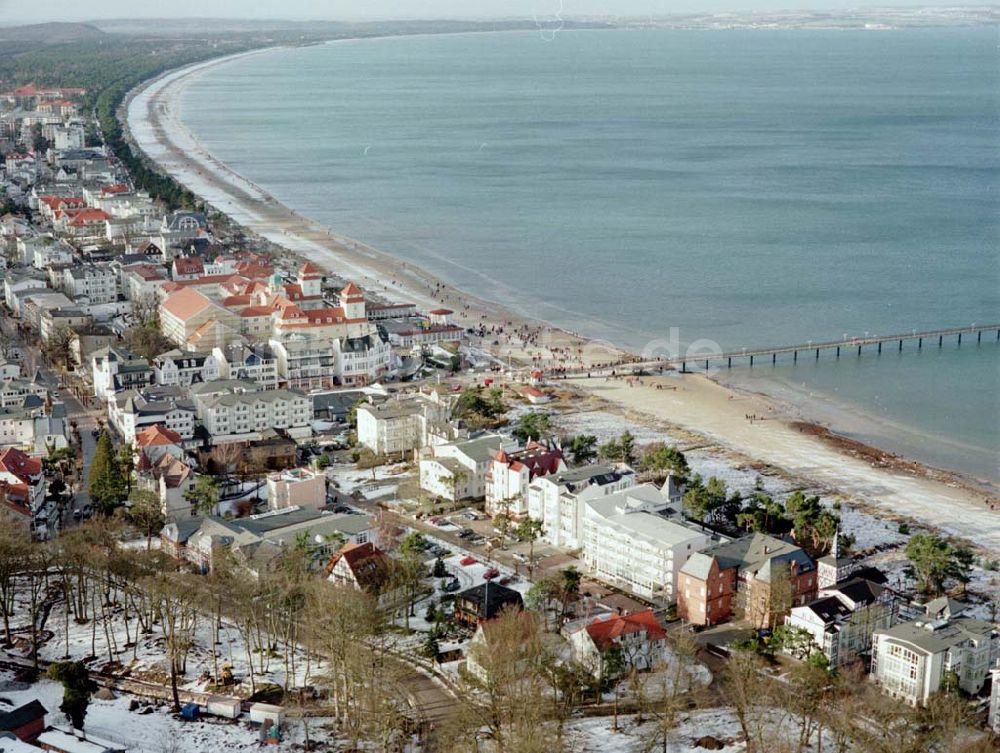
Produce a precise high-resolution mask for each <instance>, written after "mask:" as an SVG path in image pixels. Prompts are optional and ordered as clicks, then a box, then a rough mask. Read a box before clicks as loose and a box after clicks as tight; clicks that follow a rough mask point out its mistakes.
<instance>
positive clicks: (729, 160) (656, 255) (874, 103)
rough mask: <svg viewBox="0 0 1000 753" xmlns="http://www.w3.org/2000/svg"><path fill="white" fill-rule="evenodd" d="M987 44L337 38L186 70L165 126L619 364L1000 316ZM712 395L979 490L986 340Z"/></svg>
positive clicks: (899, 37)
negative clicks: (782, 402) (789, 404)
mask: <svg viewBox="0 0 1000 753" xmlns="http://www.w3.org/2000/svg"><path fill="white" fill-rule="evenodd" d="M997 41H998V36H997V31H996V29H988V28H970V29H941V30H912V31H894V32H863V31H717V32H707V31H656V32H627V31H589V32H582V31H581V32H562V33H559V34H557V35H556V36H555V38H554V39H552V40H551V41H549V37H547V36H546V37H542V36H540V35H536V34H530V33H524V34H478V35H475V34H473V35H457V36H437V37H434V36H428V37H409V38H392V39H377V40H364V41H356V42H354V41H352V42H346V43H338V44H331V45H325V46H319V47H309V48H301V49H289V50H279V51H275V52H273V53H269V54H267V55H260V56H255V57H248V58H246V59H243V60H240V61H238V62H235V63H232V64H229V65H224V66H220V67H218V68H216V69H213V70H210V71H209V72H208V73H206V74H205V75H204V76H203V77H201V78H200V79H198V80H197V81H196V82H195V83H194V84H193V85H192V86H191V87H190V89H189V90H188V92H187V94H186V95H185V98H184V102H183V117H184V120H185V122H186V123H188V124H189V125H190V126H191V128H192V130H193V131H194V132H195V133H196V134H197V135H198V137H199V138H200V140H201V141H202V142H203V143H204V144H205V145H206V146H207V147H208V148H209V149H210V150H211V151H212V152H213V153H215V154H216V155H217V156H218V157H219V158H220V159H222V160H223V161H225V162H226V163H227V164H229V165H230V166H231V167H232V168H233V169H235V170H237V171H238V172H240V173H242V174H244V175H246V176H247V177H249V178H251V179H253V180H254V181H256V182H257V183H259V184H260V185H262V186H263V187H264V188H265V189H267V190H269V191H270V192H271V193H272V194H274V195H275V196H276V197H277V198H278V199H280V200H281V201H283V202H285V203H286V204H288V205H289V206H291V207H293V208H295V209H296V210H297V211H299V212H301V213H303V214H306V215H308V216H311V217H313V218H315V219H317V220H319V221H322V222H324V223H327V224H329V225H330V226H332V227H335V228H336V229H337V230H338V231H339V232H341V233H343V234H346V235H351V236H354V237H357V238H361V239H363V240H365V241H366V242H368V243H371V244H372V245H374V246H376V247H379V248H381V249H382V250H384V251H387V252H390V253H394V254H396V255H398V256H401V257H406V258H409V259H412V260H415V261H417V262H418V263H421V264H423V265H424V266H426V267H427V268H428V269H430V270H431V271H433V272H435V273H437V274H439V275H441V276H442V277H444V278H445V279H447V280H449V281H450V282H452V283H454V284H455V285H457V286H458V287H460V288H463V289H467V290H469V291H470V292H473V293H476V294H479V295H483V296H485V297H490V298H494V299H498V300H502V301H503V302H505V303H508V304H510V305H512V306H513V307H515V308H519V309H521V310H522V311H524V312H525V313H528V314H532V315H535V316H539V317H542V318H545V319H547V320H549V321H551V322H553V323H555V324H558V325H561V326H565V327H567V328H569V329H572V330H576V331H581V332H584V333H586V334H589V335H591V336H594V337H602V338H608V339H611V340H614V341H616V342H620V343H623V344H626V345H629V346H632V347H634V348H642V347H643V346H644V345H645V344H646V343H647V342H649V341H650V340H652V339H655V338H660V337H667V334H668V332H669V328H670V327H679V328H680V338H681V340H682V341H683V342H691V341H693V340H695V339H698V338H709V339H712V340H715V341H717V342H718V343H720V344H721V346H722V347H724V348H740V347H743V346H752V345H765V344H779V343H787V342H800V341H806V340H810V339H812V340H827V339H837V338H840V337H842V336H843V335H844V334H849V335H859V336H860V335H864V333H865V332H869V333H872V334H886V333H889V332H908V331H910V330H911V329H932V328H938V327H945V326H965V325H969V324H971V323H973V322H978V323H983V322H987V321H989V322H993V321H998V320H1000V255H998V238H1000V233H998V231H1000V202H998V197H997V185H998V184H997V173H998V161H1000V149H998V148H1000V138H998V133H1000V131H998V111H1000V107H998V104H1000V95H998V92H1000V75H998V71H1000V68H998V66H997ZM734 374H735V376H734V379H735V380H736V381H738V382H740V383H742V384H745V385H749V386H750V387H752V388H755V389H761V390H765V391H772V392H776V393H780V394H781V396H783V397H786V398H790V399H792V400H793V401H797V402H798V403H799V404H800V405H805V406H807V407H806V408H805V410H806V411H807V412H812V410H811V409H810V407H809V406H812V408H813V409H815V410H816V411H819V412H821V413H824V414H826V415H824V416H823V418H824V419H829V420H830V421H831V423H832V424H833V427H834V428H836V429H840V430H842V431H845V432H846V433H848V434H850V435H852V436H856V437H858V438H861V439H864V440H868V441H873V442H876V443H877V444H879V445H881V446H885V447H886V448H887V449H892V450H896V451H900V452H903V453H905V454H907V455H909V456H912V457H914V458H916V459H918V460H922V461H924V462H928V463H932V464H935V465H939V466H943V467H947V468H951V469H954V470H958V471H961V472H964V473H968V474H971V475H974V476H977V477H979V478H981V479H984V478H985V479H990V480H992V481H994V482H996V481H997V480H1000V462H998V457H1000V441H998V434H1000V431H998V427H1000V347H998V346H997V344H996V340H995V336H994V337H991V338H986V339H984V342H983V344H982V345H979V346H976V344H975V343H974V342H972V343H970V342H968V341H966V342H963V345H962V348H961V350H959V349H957V348H956V347H955V344H954V341H951V342H949V343H947V344H946V345H945V347H944V348H943V349H942V350H941V351H938V350H937V348H936V343H934V347H933V348H927V347H925V349H924V350H923V351H921V352H920V353H917V352H915V350H914V349H912V348H911V347H910V346H907V349H906V351H904V353H903V354H902V355H898V354H897V353H895V352H894V351H893V352H891V353H886V354H884V355H883V356H882V357H881V359H876V358H874V357H863V358H862V359H860V360H859V359H857V358H853V359H848V358H842V359H841V361H840V362H837V363H834V362H833V361H832V359H830V358H828V357H826V356H824V357H823V358H822V359H821V361H820V362H819V364H818V365H817V364H816V363H814V362H812V361H810V360H808V359H806V360H804V361H800V363H799V364H798V365H797V366H795V367H792V366H791V365H784V366H779V367H778V368H777V369H771V368H770V366H768V367H766V368H755V369H754V370H753V372H750V371H749V370H740V371H739V372H738V373H737V372H734Z"/></svg>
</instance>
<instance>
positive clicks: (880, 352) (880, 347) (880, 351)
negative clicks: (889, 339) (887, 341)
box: [878, 343, 882, 355]
mask: <svg viewBox="0 0 1000 753" xmlns="http://www.w3.org/2000/svg"><path fill="white" fill-rule="evenodd" d="M878 354H879V355H882V343H879V344H878Z"/></svg>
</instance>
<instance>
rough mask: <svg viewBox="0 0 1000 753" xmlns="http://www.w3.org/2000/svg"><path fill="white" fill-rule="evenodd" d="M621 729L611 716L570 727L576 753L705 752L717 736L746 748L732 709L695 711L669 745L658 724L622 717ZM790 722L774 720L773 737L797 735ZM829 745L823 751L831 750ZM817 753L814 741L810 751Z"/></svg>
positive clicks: (727, 745) (733, 748)
mask: <svg viewBox="0 0 1000 753" xmlns="http://www.w3.org/2000/svg"><path fill="white" fill-rule="evenodd" d="M618 724H619V729H618V731H615V730H613V729H612V718H611V717H594V718H590V719H578V720H574V721H572V722H571V723H570V724H569V725H568V737H569V740H570V745H571V750H573V751H574V753H646V752H647V751H650V750H653V751H662V750H666V751H667V753H703V751H705V748H702V747H699V746H698V745H697V744H696V742H697V741H698V740H699V739H700V738H702V737H714V738H716V740H718V741H719V742H720V743H722V744H723V747H722V748H719V750H722V751H724V752H728V753H736V752H737V751H744V750H745V749H746V747H745V745H744V743H743V742H742V735H741V733H740V726H739V723H738V722H737V720H736V717H735V715H734V714H733V712H732V711H731V710H729V709H705V710H699V711H693V712H691V713H690V714H688V715H685V716H683V717H682V718H681V722H680V724H679V725H678V726H677V727H676V728H675V729H674V730H672V731H671V732H670V734H669V736H668V738H667V746H666V748H664V747H663V743H662V739H661V738H660V737H658V736H656V725H655V723H653V722H649V721H645V722H644V723H643V724H641V725H640V724H637V723H636V720H635V717H633V716H621V717H619V720H618ZM797 733H798V730H797V729H796V728H794V727H793V724H792V722H791V720H789V719H782V720H777V719H776V720H775V723H774V730H773V731H772V734H773V735H775V736H778V735H780V736H781V737H785V736H793V735H797ZM830 747H831V744H830V743H829V742H827V744H826V745H825V746H824V749H829V748H830ZM807 750H808V751H810V752H812V751H816V750H817V746H816V744H815V741H814V743H813V745H811V746H810V747H809V748H807Z"/></svg>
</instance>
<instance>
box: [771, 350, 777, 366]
mask: <svg viewBox="0 0 1000 753" xmlns="http://www.w3.org/2000/svg"><path fill="white" fill-rule="evenodd" d="M777 362H778V354H777V353H772V354H771V365H772V366H774V364H776V363H777Z"/></svg>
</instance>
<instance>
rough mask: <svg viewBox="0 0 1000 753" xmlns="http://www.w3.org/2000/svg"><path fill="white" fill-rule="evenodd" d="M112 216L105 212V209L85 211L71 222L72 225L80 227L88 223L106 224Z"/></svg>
mask: <svg viewBox="0 0 1000 753" xmlns="http://www.w3.org/2000/svg"><path fill="white" fill-rule="evenodd" d="M110 219H111V215H110V214H108V213H107V212H105V211H104V210H103V209H84V210H83V211H81V212H79V213H78V214H77V215H76V217H74V218H73V219H72V220H70V221H69V224H70V225H73V226H75V227H79V226H81V225H85V224H86V223H88V222H104V221H105V220H110Z"/></svg>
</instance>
